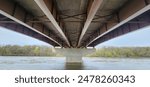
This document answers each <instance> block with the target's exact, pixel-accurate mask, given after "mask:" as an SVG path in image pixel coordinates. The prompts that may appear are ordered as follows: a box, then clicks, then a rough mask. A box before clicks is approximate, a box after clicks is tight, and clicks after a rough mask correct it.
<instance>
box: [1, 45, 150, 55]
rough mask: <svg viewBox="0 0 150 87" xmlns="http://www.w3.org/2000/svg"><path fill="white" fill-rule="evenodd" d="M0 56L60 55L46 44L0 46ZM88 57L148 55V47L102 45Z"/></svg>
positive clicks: (149, 50)
mask: <svg viewBox="0 0 150 87" xmlns="http://www.w3.org/2000/svg"><path fill="white" fill-rule="evenodd" d="M0 56H61V55H59V54H57V53H54V52H53V51H52V47H48V46H36V45H35V46H18V45H6V46H0ZM87 56H88V57H115V58H116V57H119V58H120V57H150V47H103V48H99V49H97V50H96V52H94V53H92V54H89V55H87Z"/></svg>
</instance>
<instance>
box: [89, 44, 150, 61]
mask: <svg viewBox="0 0 150 87" xmlns="http://www.w3.org/2000/svg"><path fill="white" fill-rule="evenodd" d="M88 56H90V57H115V58H116V57H119V58H120V57H134V58H135V57H150V47H103V48H100V49H97V50H96V52H94V53H93V54H90V55H88Z"/></svg>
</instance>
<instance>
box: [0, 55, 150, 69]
mask: <svg viewBox="0 0 150 87" xmlns="http://www.w3.org/2000/svg"><path fill="white" fill-rule="evenodd" d="M0 70H150V58H138V59H137V58H83V63H82V64H66V63H65V58H64V57H63V58H61V57H20V56H0Z"/></svg>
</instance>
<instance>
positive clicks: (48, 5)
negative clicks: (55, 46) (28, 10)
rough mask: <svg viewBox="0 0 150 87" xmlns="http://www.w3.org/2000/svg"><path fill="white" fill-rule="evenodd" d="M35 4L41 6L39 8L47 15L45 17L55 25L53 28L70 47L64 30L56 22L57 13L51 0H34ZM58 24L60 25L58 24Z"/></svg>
mask: <svg viewBox="0 0 150 87" xmlns="http://www.w3.org/2000/svg"><path fill="white" fill-rule="evenodd" d="M34 1H35V2H36V3H37V5H38V6H39V7H40V8H41V10H42V11H43V12H44V14H45V15H46V16H47V18H48V19H49V20H50V21H51V23H52V24H53V25H54V26H55V28H56V29H57V30H58V32H59V33H60V34H61V35H62V37H63V38H64V40H65V41H66V43H67V44H68V46H69V47H70V42H69V40H68V38H67V37H66V35H65V34H64V32H63V31H62V29H61V26H62V23H61V22H59V24H58V23H57V21H56V19H59V18H58V14H57V11H56V8H55V10H54V8H53V7H54V6H52V3H53V2H52V0H34ZM59 25H60V26H59Z"/></svg>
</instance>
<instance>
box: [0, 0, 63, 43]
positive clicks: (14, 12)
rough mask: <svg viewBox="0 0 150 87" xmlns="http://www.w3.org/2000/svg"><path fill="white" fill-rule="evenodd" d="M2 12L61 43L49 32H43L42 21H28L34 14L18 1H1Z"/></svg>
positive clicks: (0, 11) (0, 10)
mask: <svg viewBox="0 0 150 87" xmlns="http://www.w3.org/2000/svg"><path fill="white" fill-rule="evenodd" d="M0 14H1V15H3V16H5V17H7V18H9V19H11V20H13V21H15V22H16V23H18V24H20V25H22V26H25V27H26V28H28V29H31V30H32V31H34V32H36V33H38V34H40V35H42V36H44V37H46V38H48V39H49V40H51V41H53V42H55V43H56V44H58V45H60V46H61V44H60V43H59V42H58V41H56V40H54V39H53V38H51V37H49V36H48V35H47V34H45V33H43V32H41V31H42V30H43V28H45V27H43V26H42V25H43V24H42V23H39V24H34V23H27V22H26V20H27V18H33V17H34V16H33V15H31V14H29V13H28V12H27V11H26V10H25V9H23V8H22V7H20V6H19V5H17V3H14V2H12V1H9V0H2V2H1V3H0Z"/></svg>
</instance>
